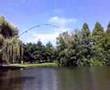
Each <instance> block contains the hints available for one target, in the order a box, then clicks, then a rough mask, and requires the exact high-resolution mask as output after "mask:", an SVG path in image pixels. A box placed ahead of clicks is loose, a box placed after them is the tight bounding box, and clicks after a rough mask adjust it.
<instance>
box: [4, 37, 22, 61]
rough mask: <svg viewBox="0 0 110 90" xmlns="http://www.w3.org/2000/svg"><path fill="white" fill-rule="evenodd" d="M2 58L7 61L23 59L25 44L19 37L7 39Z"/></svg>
mask: <svg viewBox="0 0 110 90" xmlns="http://www.w3.org/2000/svg"><path fill="white" fill-rule="evenodd" d="M3 46H4V47H5V48H4V50H3V52H2V54H3V55H2V59H3V60H5V61H6V62H7V63H20V62H21V60H22V59H23V44H22V42H21V41H20V40H19V39H18V38H15V37H13V38H11V39H6V40H5V41H4V43H3Z"/></svg>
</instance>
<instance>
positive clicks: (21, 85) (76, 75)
mask: <svg viewBox="0 0 110 90" xmlns="http://www.w3.org/2000/svg"><path fill="white" fill-rule="evenodd" d="M0 90H110V67H94V68H90V67H85V68H74V69H68V68H33V69H26V70H7V71H2V70H1V71H0Z"/></svg>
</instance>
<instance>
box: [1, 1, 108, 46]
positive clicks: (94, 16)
mask: <svg viewBox="0 0 110 90" xmlns="http://www.w3.org/2000/svg"><path fill="white" fill-rule="evenodd" d="M109 4H110V0H0V16H4V17H5V18H6V20H8V21H9V22H11V23H12V24H13V25H15V26H17V27H18V29H19V34H20V33H22V32H24V31H25V30H28V29H29V28H31V27H32V26H34V25H41V26H40V27H37V28H34V29H32V30H31V31H29V32H28V33H25V34H23V35H22V36H20V39H21V40H22V41H23V42H25V43H27V42H32V43H36V42H37V41H38V40H41V41H42V42H43V43H44V44H46V43H47V42H49V41H51V42H52V43H53V44H54V45H55V43H56V37H58V35H59V34H60V33H62V32H65V31H69V32H72V31H73V32H74V30H75V29H81V27H82V25H83V23H84V22H87V23H88V25H89V27H90V29H91V30H92V29H93V27H94V25H95V23H96V22H97V21H98V22H100V23H101V24H102V26H103V27H104V28H106V26H107V24H108V22H109V21H110V5H109ZM42 24H51V25H50V26H46V25H42ZM52 25H56V26H58V27H54V26H52Z"/></svg>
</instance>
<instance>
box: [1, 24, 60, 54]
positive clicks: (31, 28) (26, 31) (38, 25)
mask: <svg viewBox="0 0 110 90" xmlns="http://www.w3.org/2000/svg"><path fill="white" fill-rule="evenodd" d="M41 26H52V27H55V28H59V26H57V25H54V24H37V25H34V26H32V27H30V28H29V29H27V30H25V31H24V32H22V33H21V34H20V35H18V36H15V37H14V39H16V38H19V37H20V36H22V35H24V34H25V33H28V32H29V31H31V30H33V29H34V28H39V27H41ZM5 48H6V46H4V47H2V49H0V52H2V51H3V50H4V49H5Z"/></svg>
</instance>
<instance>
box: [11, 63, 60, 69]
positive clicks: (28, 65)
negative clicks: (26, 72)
mask: <svg viewBox="0 0 110 90" xmlns="http://www.w3.org/2000/svg"><path fill="white" fill-rule="evenodd" d="M10 66H15V67H23V68H30V67H58V65H57V63H40V64H10Z"/></svg>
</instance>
